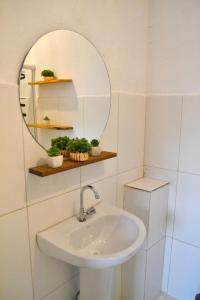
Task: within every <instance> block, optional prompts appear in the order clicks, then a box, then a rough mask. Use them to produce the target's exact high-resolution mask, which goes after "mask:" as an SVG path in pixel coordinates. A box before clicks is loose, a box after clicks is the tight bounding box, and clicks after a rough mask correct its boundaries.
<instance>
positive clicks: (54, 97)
mask: <svg viewBox="0 0 200 300" xmlns="http://www.w3.org/2000/svg"><path fill="white" fill-rule="evenodd" d="M19 82H20V85H19V88H20V106H21V111H22V115H23V117H24V120H25V123H26V125H27V127H28V129H29V130H30V133H31V134H32V136H33V137H34V139H35V140H36V141H37V142H38V143H39V144H40V145H41V146H42V147H43V148H45V149H48V148H49V147H50V146H51V141H52V139H55V138H58V137H63V136H68V137H70V138H74V137H85V138H87V139H88V140H89V141H90V140H91V139H94V138H95V139H100V137H101V135H102V133H103V130H104V128H105V126H106V123H107V120H108V117H109V112H110V81H109V76H108V72H107V69H106V66H105V63H104V61H103V59H102V57H101V56H100V54H99V53H98V51H97V49H96V48H95V47H94V46H93V45H92V44H91V43H90V42H89V41H88V40H87V39H86V38H84V37H83V36H81V35H80V34H78V33H75V32H72V31H68V30H56V31H53V32H50V33H48V34H46V35H44V36H43V37H42V38H40V39H39V40H38V41H37V42H36V43H35V44H34V45H33V47H32V48H31V50H30V51H29V53H28V54H27V56H26V58H25V60H24V64H23V66H22V69H21V71H20V80H19Z"/></svg>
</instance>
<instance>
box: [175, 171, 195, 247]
mask: <svg viewBox="0 0 200 300" xmlns="http://www.w3.org/2000/svg"><path fill="white" fill-rule="evenodd" d="M199 186H200V176H195V175H190V174H184V173H180V174H179V180H178V193H177V201H176V214H175V226H174V238H176V239H178V240H181V241H184V242H186V243H189V244H192V245H196V246H198V247H200V235H199V232H200V222H199V211H200V202H199V197H200V189H199Z"/></svg>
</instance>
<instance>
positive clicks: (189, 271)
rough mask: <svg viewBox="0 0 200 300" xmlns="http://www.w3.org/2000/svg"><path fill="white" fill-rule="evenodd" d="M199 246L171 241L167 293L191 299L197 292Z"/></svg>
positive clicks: (199, 259) (199, 271) (182, 298)
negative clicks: (171, 248) (171, 249)
mask: <svg viewBox="0 0 200 300" xmlns="http://www.w3.org/2000/svg"><path fill="white" fill-rule="evenodd" d="M199 278H200V248H197V247H193V246H189V245H186V244H184V243H181V242H178V241H175V240H174V241H173V251H172V261H171V272H170V281H169V294H170V295H172V296H174V297H175V298H177V299H180V300H189V299H191V300H193V299H195V295H196V294H198V293H199V288H200V284H199Z"/></svg>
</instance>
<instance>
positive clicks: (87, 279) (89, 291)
mask: <svg viewBox="0 0 200 300" xmlns="http://www.w3.org/2000/svg"><path fill="white" fill-rule="evenodd" d="M113 270H114V268H106V269H87V268H80V300H89V299H94V300H111V298H112V280H113Z"/></svg>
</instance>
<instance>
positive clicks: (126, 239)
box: [37, 202, 146, 269]
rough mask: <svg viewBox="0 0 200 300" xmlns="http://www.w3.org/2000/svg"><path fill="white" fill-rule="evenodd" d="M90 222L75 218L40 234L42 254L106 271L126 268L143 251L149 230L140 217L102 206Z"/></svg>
mask: <svg viewBox="0 0 200 300" xmlns="http://www.w3.org/2000/svg"><path fill="white" fill-rule="evenodd" d="M96 211H97V213H96V214H95V215H93V216H91V217H90V218H89V219H88V220H87V221H86V222H79V221H78V220H77V218H76V217H72V218H70V219H67V220H65V221H63V222H62V223H59V224H58V225H56V226H53V227H51V228H49V229H47V230H45V231H43V232H40V233H38V234H37V241H38V245H39V248H40V250H41V251H42V252H44V253H46V254H47V255H49V256H52V257H54V258H57V259H59V260H62V261H64V262H67V263H69V264H72V265H75V266H78V267H87V268H93V269H104V268H108V267H114V266H116V265H119V264H122V263H124V262H125V261H127V260H128V259H130V258H131V257H132V256H133V255H135V254H136V252H137V251H138V250H139V248H140V247H141V245H142V244H143V242H144V239H145V235H146V230H145V227H144V224H143V223H142V221H141V220H140V219H138V218H137V217H136V216H134V215H132V214H130V213H128V212H126V211H124V210H122V209H118V208H116V207H114V206H110V205H107V204H105V203H103V202H102V203H100V204H98V205H96Z"/></svg>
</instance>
